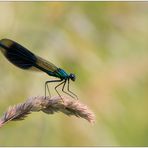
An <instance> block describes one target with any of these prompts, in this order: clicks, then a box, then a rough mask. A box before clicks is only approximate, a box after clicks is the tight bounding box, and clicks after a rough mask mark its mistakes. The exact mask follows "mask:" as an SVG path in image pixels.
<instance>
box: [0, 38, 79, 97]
mask: <svg viewBox="0 0 148 148" xmlns="http://www.w3.org/2000/svg"><path fill="white" fill-rule="evenodd" d="M0 50H1V51H2V53H3V55H4V56H5V57H6V58H7V59H8V60H9V61H10V62H11V63H12V64H14V65H15V66H17V67H19V68H21V69H25V70H38V71H43V72H45V73H47V74H48V75H49V76H53V77H56V78H59V79H58V80H51V81H46V82H45V97H46V89H47V90H48V92H49V95H50V91H49V87H48V83H52V82H60V83H59V84H58V85H57V86H56V87H55V90H56V92H57V93H58V95H59V96H60V97H61V95H60V93H59V92H58V91H57V88H58V87H59V86H60V85H62V91H63V92H64V93H66V94H68V95H69V96H71V97H73V98H77V95H75V94H74V93H73V92H71V91H70V89H69V82H70V80H72V81H75V79H76V76H75V75H74V74H72V73H70V74H68V73H67V72H66V71H65V70H63V69H61V68H58V67H56V66H55V65H54V64H52V63H51V62H49V61H47V60H45V59H43V58H41V57H39V56H37V55H35V54H34V53H32V52H30V51H29V50H28V49H26V48H25V47H23V46H22V45H20V44H18V43H17V42H15V41H12V40H10V39H2V40H0ZM66 83H67V91H65V90H64V88H65V85H66ZM61 99H62V97H61Z"/></svg>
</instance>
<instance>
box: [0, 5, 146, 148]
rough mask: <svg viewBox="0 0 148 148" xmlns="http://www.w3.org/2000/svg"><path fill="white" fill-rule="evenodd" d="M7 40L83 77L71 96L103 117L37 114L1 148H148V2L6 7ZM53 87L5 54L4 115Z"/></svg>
mask: <svg viewBox="0 0 148 148" xmlns="http://www.w3.org/2000/svg"><path fill="white" fill-rule="evenodd" d="M0 38H10V39H12V40H15V41H17V42H19V43H20V44H22V45H23V46H25V47H27V48H28V49H30V50H31V51H32V52H34V53H36V54H37V55H40V56H41V57H43V58H45V59H47V60H49V61H51V62H53V63H54V64H56V65H57V66H59V67H61V68H63V69H65V70H66V71H68V72H73V73H75V74H76V76H77V80H76V82H75V83H73V82H71V90H73V91H74V92H75V93H76V94H78V96H79V99H80V100H81V102H83V103H85V104H87V105H88V106H89V107H90V108H91V110H92V111H93V112H94V113H95V115H96V123H95V124H94V125H91V124H89V123H88V122H87V121H85V120H83V119H78V118H76V117H67V116H65V115H64V114H62V113H57V114H54V115H46V114H43V113H42V112H39V113H33V114H31V115H29V116H28V118H26V119H25V120H23V121H20V122H9V123H8V124H6V125H5V126H3V127H2V128H1V129H0V146H148V107H147V106H148V90H147V89H148V3H147V2H0ZM51 79H54V78H51V77H49V76H48V75H46V74H44V73H39V72H28V71H23V70H21V69H18V68H17V67H15V66H13V65H12V64H10V63H9V62H8V61H7V60H6V58H5V57H4V56H3V55H2V54H0V115H1V116H2V115H3V112H4V111H5V110H6V108H7V107H8V106H9V105H13V104H16V103H19V102H23V101H24V100H25V99H27V98H28V97H31V96H38V95H44V82H45V81H46V80H51ZM51 88H53V86H51ZM52 93H53V95H54V93H55V92H54V90H53V89H52Z"/></svg>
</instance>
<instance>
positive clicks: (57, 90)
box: [55, 80, 66, 103]
mask: <svg viewBox="0 0 148 148" xmlns="http://www.w3.org/2000/svg"><path fill="white" fill-rule="evenodd" d="M61 81H62V80H61ZM65 82H66V81H63V82H61V83H60V84H58V85H57V86H56V87H55V90H56V92H57V94H58V95H59V96H60V98H61V99H62V97H61V95H60V93H59V92H58V90H57V88H58V87H59V86H60V85H62V84H63V83H64V84H65ZM62 101H63V103H64V100H63V99H62Z"/></svg>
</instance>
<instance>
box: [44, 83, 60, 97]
mask: <svg viewBox="0 0 148 148" xmlns="http://www.w3.org/2000/svg"><path fill="white" fill-rule="evenodd" d="M61 81H62V80H51V81H46V82H45V98H46V88H47V90H48V93H49V96H50V97H51V95H50V90H49V87H48V83H51V82H61Z"/></svg>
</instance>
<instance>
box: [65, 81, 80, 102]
mask: <svg viewBox="0 0 148 148" xmlns="http://www.w3.org/2000/svg"><path fill="white" fill-rule="evenodd" d="M67 90H68V92H70V93H71V94H73V95H74V96H75V98H76V99H77V100H78V97H77V95H76V94H74V93H73V92H72V91H70V90H69V79H68V85H67ZM73 98H74V97H73Z"/></svg>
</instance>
